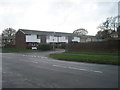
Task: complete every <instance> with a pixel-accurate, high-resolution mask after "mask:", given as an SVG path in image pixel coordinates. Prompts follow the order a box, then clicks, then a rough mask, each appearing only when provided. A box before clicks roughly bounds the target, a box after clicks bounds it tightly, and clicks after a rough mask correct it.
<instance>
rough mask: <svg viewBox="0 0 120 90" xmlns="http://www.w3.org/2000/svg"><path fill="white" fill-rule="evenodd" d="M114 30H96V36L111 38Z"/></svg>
mask: <svg viewBox="0 0 120 90" xmlns="http://www.w3.org/2000/svg"><path fill="white" fill-rule="evenodd" d="M113 32H115V31H114V30H104V31H98V32H97V34H96V37H97V38H98V39H108V38H111V34H112V33H113Z"/></svg>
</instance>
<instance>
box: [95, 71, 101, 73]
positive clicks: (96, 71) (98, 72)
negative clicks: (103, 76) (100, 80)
mask: <svg viewBox="0 0 120 90" xmlns="http://www.w3.org/2000/svg"><path fill="white" fill-rule="evenodd" d="M94 72H97V73H103V72H101V71H94Z"/></svg>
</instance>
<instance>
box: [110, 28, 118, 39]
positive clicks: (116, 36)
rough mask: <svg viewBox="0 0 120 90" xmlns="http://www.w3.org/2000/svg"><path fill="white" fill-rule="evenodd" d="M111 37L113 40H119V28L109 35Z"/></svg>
mask: <svg viewBox="0 0 120 90" xmlns="http://www.w3.org/2000/svg"><path fill="white" fill-rule="evenodd" d="M111 37H112V38H114V39H120V26H119V27H118V28H117V31H116V32H113V33H112V34H111Z"/></svg>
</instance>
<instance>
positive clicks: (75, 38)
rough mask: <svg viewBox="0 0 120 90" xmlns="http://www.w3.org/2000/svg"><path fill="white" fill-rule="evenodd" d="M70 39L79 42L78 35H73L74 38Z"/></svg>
mask: <svg viewBox="0 0 120 90" xmlns="http://www.w3.org/2000/svg"><path fill="white" fill-rule="evenodd" d="M72 41H77V42H80V37H74V38H73V39H72Z"/></svg>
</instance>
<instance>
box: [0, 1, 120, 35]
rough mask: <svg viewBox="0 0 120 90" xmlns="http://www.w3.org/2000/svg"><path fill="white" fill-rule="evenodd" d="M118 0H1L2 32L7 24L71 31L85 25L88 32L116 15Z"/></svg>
mask: <svg viewBox="0 0 120 90" xmlns="http://www.w3.org/2000/svg"><path fill="white" fill-rule="evenodd" d="M118 1H119V0H0V33H1V32H2V30H4V29H5V28H9V27H11V28H14V29H16V30H18V29H31V30H42V31H56V32H69V33H72V32H73V31H74V30H76V29H78V28H85V29H87V30H88V34H89V35H95V34H96V33H97V31H98V30H97V28H96V27H97V26H98V25H99V24H100V23H102V22H103V21H105V20H106V18H107V17H111V16H117V13H118Z"/></svg>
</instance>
